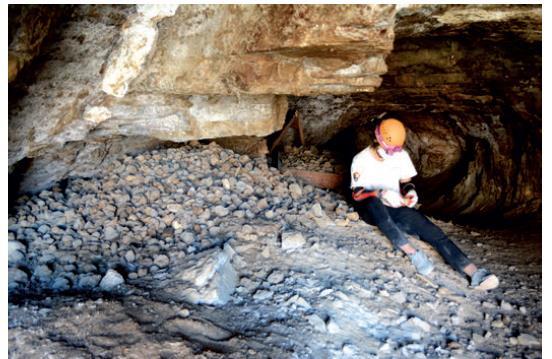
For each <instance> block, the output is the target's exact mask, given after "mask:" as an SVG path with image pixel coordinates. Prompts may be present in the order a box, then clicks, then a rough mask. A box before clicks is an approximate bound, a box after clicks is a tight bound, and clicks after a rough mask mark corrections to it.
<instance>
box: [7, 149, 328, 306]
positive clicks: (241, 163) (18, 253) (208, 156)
mask: <svg viewBox="0 0 552 359" xmlns="http://www.w3.org/2000/svg"><path fill="white" fill-rule="evenodd" d="M330 197H331V194H330V193H328V192H326V191H324V190H321V189H316V188H313V187H312V186H310V185H303V184H301V183H299V182H298V181H297V180H296V179H295V178H294V177H292V176H285V175H282V174H281V173H280V171H278V170H277V169H275V168H271V167H269V166H268V165H267V163H266V159H265V158H256V159H252V158H250V157H248V156H246V155H239V154H236V153H234V152H232V151H231V150H227V149H223V148H221V147H219V146H218V145H216V144H214V143H211V144H209V145H199V144H198V145H185V146H182V147H179V148H169V149H162V150H155V151H151V152H148V153H142V154H139V155H135V156H127V157H124V158H122V159H117V160H113V161H111V162H109V163H106V164H104V165H102V167H101V168H99V171H98V172H97V174H96V175H95V176H94V177H93V178H78V177H73V178H69V180H68V181H67V185H66V187H64V188H61V187H60V186H59V185H57V186H55V187H54V188H52V189H50V190H46V191H42V192H40V193H39V194H37V195H32V196H22V197H20V198H19V199H18V200H17V203H16V205H15V207H14V208H13V211H12V214H11V215H10V216H9V228H8V229H9V234H8V235H9V292H10V295H15V294H21V293H33V292H44V291H46V292H47V291H52V292H63V291H77V292H82V291H87V292H89V291H97V290H106V289H109V288H111V287H113V286H114V284H118V283H120V282H122V281H127V280H130V281H132V280H140V279H141V278H148V277H150V278H155V279H163V278H165V277H166V276H168V275H169V271H168V267H170V264H171V262H173V261H175V260H179V259H181V258H183V257H185V256H187V255H190V254H193V253H197V252H199V251H202V250H205V249H207V248H212V247H213V246H216V245H219V244H220V243H221V242H223V241H224V240H226V239H227V238H229V237H232V236H234V233H233V232H232V231H233V229H232V228H236V227H237V228H239V227H240V226H241V225H245V224H248V223H254V222H255V221H270V222H271V223H280V224H282V225H286V224H288V225H289V224H290V222H292V221H294V220H296V218H297V215H300V214H303V213H306V212H307V211H308V210H309V209H310V206H309V204H310V203H313V201H318V202H320V203H321V204H323V205H324V203H333V206H335V198H330Z"/></svg>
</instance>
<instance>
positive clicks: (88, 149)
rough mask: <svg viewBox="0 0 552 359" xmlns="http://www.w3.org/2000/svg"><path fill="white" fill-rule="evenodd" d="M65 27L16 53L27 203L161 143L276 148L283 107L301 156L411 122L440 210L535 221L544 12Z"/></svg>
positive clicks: (192, 8)
mask: <svg viewBox="0 0 552 359" xmlns="http://www.w3.org/2000/svg"><path fill="white" fill-rule="evenodd" d="M34 9H35V10H33V11H35V12H36V8H34ZM39 9H40V8H39ZM51 9H53V10H54V11H53V12H52V13H59V11H60V9H61V8H51ZM68 9H70V11H69V10H68ZM12 10H13V8H11V11H12ZM56 11H57V12H56ZM68 11H69V12H68ZM21 13H22V14H23V13H25V14H32V13H33V12H31V11H27V12H25V11H21ZM27 17H29V16H27ZM54 17H55V16H53V15H52V16H51V17H45V18H44V17H42V18H41V19H39V18H38V17H37V18H36V19H35V18H32V16H31V17H30V18H29V19H30V20H29V21H28V23H29V24H42V25H41V26H43V28H44V29H46V28H48V26H50V27H51V26H52V25H51V24H52V23H53V21H54V20H53V19H54ZM64 17H65V18H67V20H66V21H65V22H64V23H63V24H62V26H58V27H56V28H55V29H56V32H55V33H54V34H53V35H52V36H53V40H51V41H49V42H48V41H47V42H46V43H42V42H43V37H42V36H36V35H37V32H36V31H34V32H33V31H30V30H29V28H28V26H27V27H25V26H20V25H17V24H14V23H12V24H11V27H12V28H10V41H11V44H10V49H11V50H13V49H16V48H18V46H19V47H21V46H20V45H18V44H21V43H26V44H28V46H27V47H28V48H29V49H30V50H29V51H28V52H29V53H30V52H32V53H33V55H32V56H35V57H36V58H38V60H33V63H34V64H35V66H34V67H33V66H30V68H26V70H23V73H25V72H27V73H26V75H27V76H20V75H21V74H19V75H18V76H17V79H16V80H15V81H12V82H10V109H9V150H8V159H9V165H10V172H12V171H13V172H19V171H20V170H21V167H23V165H22V164H25V165H26V166H27V165H28V166H29V169H28V171H27V173H26V175H25V176H24V178H23V181H22V182H21V184H22V190H23V191H36V190H40V189H42V188H46V187H48V186H50V185H51V184H52V183H54V182H55V181H58V180H60V179H63V178H66V177H67V176H74V175H86V176H90V175H92V174H93V172H94V168H95V167H97V166H98V164H99V163H101V162H103V161H110V160H111V159H113V158H115V157H117V156H119V155H121V154H122V153H129V152H136V151H140V149H141V148H142V149H148V148H152V147H156V146H161V145H163V143H164V141H171V142H185V141H189V140H193V139H217V138H218V139H221V140H220V141H221V142H220V143H223V142H226V143H233V144H234V146H238V147H248V148H249V147H254V148H256V150H255V151H256V152H258V153H264V152H266V144H265V143H264V142H263V141H262V139H263V137H265V136H268V135H269V134H271V133H273V132H275V131H278V130H279V129H281V128H282V126H283V123H284V118H285V116H286V111H287V110H288V107H289V108H292V109H296V110H298V111H299V114H300V117H301V118H302V119H303V125H304V128H305V139H306V141H307V144H312V145H321V144H325V143H334V144H335V143H340V142H339V141H340V140H339V138H340V137H341V138H342V139H341V148H337V150H338V151H340V152H347V151H351V152H353V151H354V150H359V149H361V148H362V147H363V146H366V144H367V143H369V138H370V137H371V129H370V125H369V122H370V121H369V120H370V119H371V118H373V117H375V116H379V115H381V114H383V113H386V114H387V115H394V116H397V117H399V118H401V119H403V120H404V121H405V123H406V124H407V125H408V126H409V128H410V130H411V136H410V140H409V142H408V149H409V150H410V152H411V154H412V157H413V159H414V160H415V162H416V165H417V167H418V168H419V172H420V175H419V182H420V185H421V190H422V192H424V191H425V192H426V193H424V195H425V200H426V202H425V208H426V209H428V210H432V211H434V212H436V213H441V214H446V213H448V214H450V215H452V214H461V215H472V214H475V215H478V216H479V215H482V214H484V215H494V214H501V215H506V216H507V217H517V216H520V215H522V214H527V213H538V211H539V210H540V207H541V199H540V197H541V189H540V186H541V182H540V178H541V157H542V156H541V130H540V129H541V122H542V120H541V117H542V116H541V87H542V81H541V65H542V56H541V44H542V39H541V37H542V35H541V22H542V16H541V7H540V6H538V5H407V6H399V7H395V6H392V5H180V6H172V5H162V6H154V5H139V6H119V5H115V6H94V5H80V6H74V7H67V8H64ZM17 26H20V27H17ZM45 31H46V30H45ZM25 34H27V35H25ZM22 39H23V40H25V39H26V41H22ZM30 39H31V40H30ZM27 40H28V41H27ZM31 45H32V46H31ZM39 50H40V52H39ZM12 52H13V51H12ZM14 53H15V52H14ZM37 53H39V55H38V57H37V55H36V54H37ZM25 61H27V60H25ZM10 66H11V65H10ZM20 67H21V66H19V65H17V66H15V65H13V66H11V67H10V71H12V69H16V70H18V69H19V68H20ZM14 71H15V70H14ZM12 72H13V71H12ZM13 73H14V74H15V73H17V72H13ZM14 76H15V75H14ZM382 76H383V77H382ZM382 79H383V80H382ZM12 90H13V91H12ZM14 94H17V96H16V95H14ZM289 95H293V96H289ZM290 99H291V101H290V102H289V104H288V101H289V100H290ZM346 133H348V135H347V136H349V137H353V138H352V139H350V138H349V139H347V140H343V138H345V137H347V136H345V135H344V134H346ZM237 139H238V140H237ZM336 139H337V140H336ZM236 141H238V142H239V144H238V142H236ZM287 141H288V143H289V142H290V138H288V139H287ZM352 143H356V148H355V149H353V148H352V146H351V144H352ZM244 144H246V145H244ZM338 147H339V146H338ZM12 182H13V181H12Z"/></svg>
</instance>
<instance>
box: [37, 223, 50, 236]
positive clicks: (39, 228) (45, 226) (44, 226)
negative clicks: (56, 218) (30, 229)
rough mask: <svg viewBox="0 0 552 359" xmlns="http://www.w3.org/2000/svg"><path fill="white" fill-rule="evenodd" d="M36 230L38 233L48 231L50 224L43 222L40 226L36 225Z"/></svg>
mask: <svg viewBox="0 0 552 359" xmlns="http://www.w3.org/2000/svg"><path fill="white" fill-rule="evenodd" d="M37 231H38V233H42V234H45V233H48V232H49V231H50V226H48V225H46V224H43V225H41V226H40V227H38V229H37Z"/></svg>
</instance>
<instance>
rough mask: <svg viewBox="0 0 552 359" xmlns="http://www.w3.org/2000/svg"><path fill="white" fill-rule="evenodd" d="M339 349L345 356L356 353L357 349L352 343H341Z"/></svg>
mask: <svg viewBox="0 0 552 359" xmlns="http://www.w3.org/2000/svg"><path fill="white" fill-rule="evenodd" d="M341 351H342V352H343V354H344V355H345V356H347V357H351V356H353V355H355V354H356V352H357V349H356V347H355V346H354V345H352V344H345V345H343V348H341Z"/></svg>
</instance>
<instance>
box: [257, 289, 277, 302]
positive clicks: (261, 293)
mask: <svg viewBox="0 0 552 359" xmlns="http://www.w3.org/2000/svg"><path fill="white" fill-rule="evenodd" d="M273 295H274V293H272V292H271V291H270V290H264V289H258V290H257V291H256V292H255V294H254V295H253V299H255V300H259V301H262V300H266V299H269V298H272V296H273Z"/></svg>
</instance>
